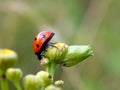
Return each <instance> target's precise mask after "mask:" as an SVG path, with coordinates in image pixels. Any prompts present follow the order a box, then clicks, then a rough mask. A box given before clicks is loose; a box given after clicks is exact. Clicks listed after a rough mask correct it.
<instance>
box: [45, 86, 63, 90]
mask: <svg viewBox="0 0 120 90" xmlns="http://www.w3.org/2000/svg"><path fill="white" fill-rule="evenodd" d="M45 90H62V89H61V88H59V87H56V86H54V85H50V86H48V87H46V88H45Z"/></svg>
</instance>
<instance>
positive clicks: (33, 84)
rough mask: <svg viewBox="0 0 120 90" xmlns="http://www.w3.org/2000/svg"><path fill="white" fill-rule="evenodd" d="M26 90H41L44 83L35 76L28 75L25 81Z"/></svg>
mask: <svg viewBox="0 0 120 90" xmlns="http://www.w3.org/2000/svg"><path fill="white" fill-rule="evenodd" d="M23 84H24V88H25V90H40V89H41V88H42V81H41V79H40V78H38V77H36V76H35V75H27V76H25V78H24V80H23Z"/></svg>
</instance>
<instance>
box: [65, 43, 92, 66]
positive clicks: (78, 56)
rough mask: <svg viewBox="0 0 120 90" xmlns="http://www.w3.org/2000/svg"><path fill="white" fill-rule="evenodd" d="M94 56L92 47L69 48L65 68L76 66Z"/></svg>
mask: <svg viewBox="0 0 120 90" xmlns="http://www.w3.org/2000/svg"><path fill="white" fill-rule="evenodd" d="M92 55H93V51H92V49H91V47H90V46H87V45H83V46H77V45H75V46H69V47H68V53H67V54H66V58H65V59H64V60H63V66H66V67H70V66H74V65H76V64H78V63H79V62H81V61H83V60H85V59H86V58H88V57H89V56H92Z"/></svg>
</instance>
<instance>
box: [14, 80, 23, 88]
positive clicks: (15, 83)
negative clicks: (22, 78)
mask: <svg viewBox="0 0 120 90" xmlns="http://www.w3.org/2000/svg"><path fill="white" fill-rule="evenodd" d="M13 83H14V85H15V87H16V88H17V90H22V88H21V87H20V84H19V82H18V81H16V82H13Z"/></svg>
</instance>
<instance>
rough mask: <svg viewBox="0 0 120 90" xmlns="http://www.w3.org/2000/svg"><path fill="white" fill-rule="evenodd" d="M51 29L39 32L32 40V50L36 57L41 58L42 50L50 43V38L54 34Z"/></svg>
mask: <svg viewBox="0 0 120 90" xmlns="http://www.w3.org/2000/svg"><path fill="white" fill-rule="evenodd" d="M54 34H55V33H54V32H52V31H42V32H39V33H38V34H37V35H36V36H35V39H34V41H33V51H34V53H35V54H36V55H37V57H38V59H39V60H40V59H42V52H43V51H44V50H45V48H46V47H47V46H48V45H50V42H49V41H50V40H51V38H52V37H53V36H54Z"/></svg>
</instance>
